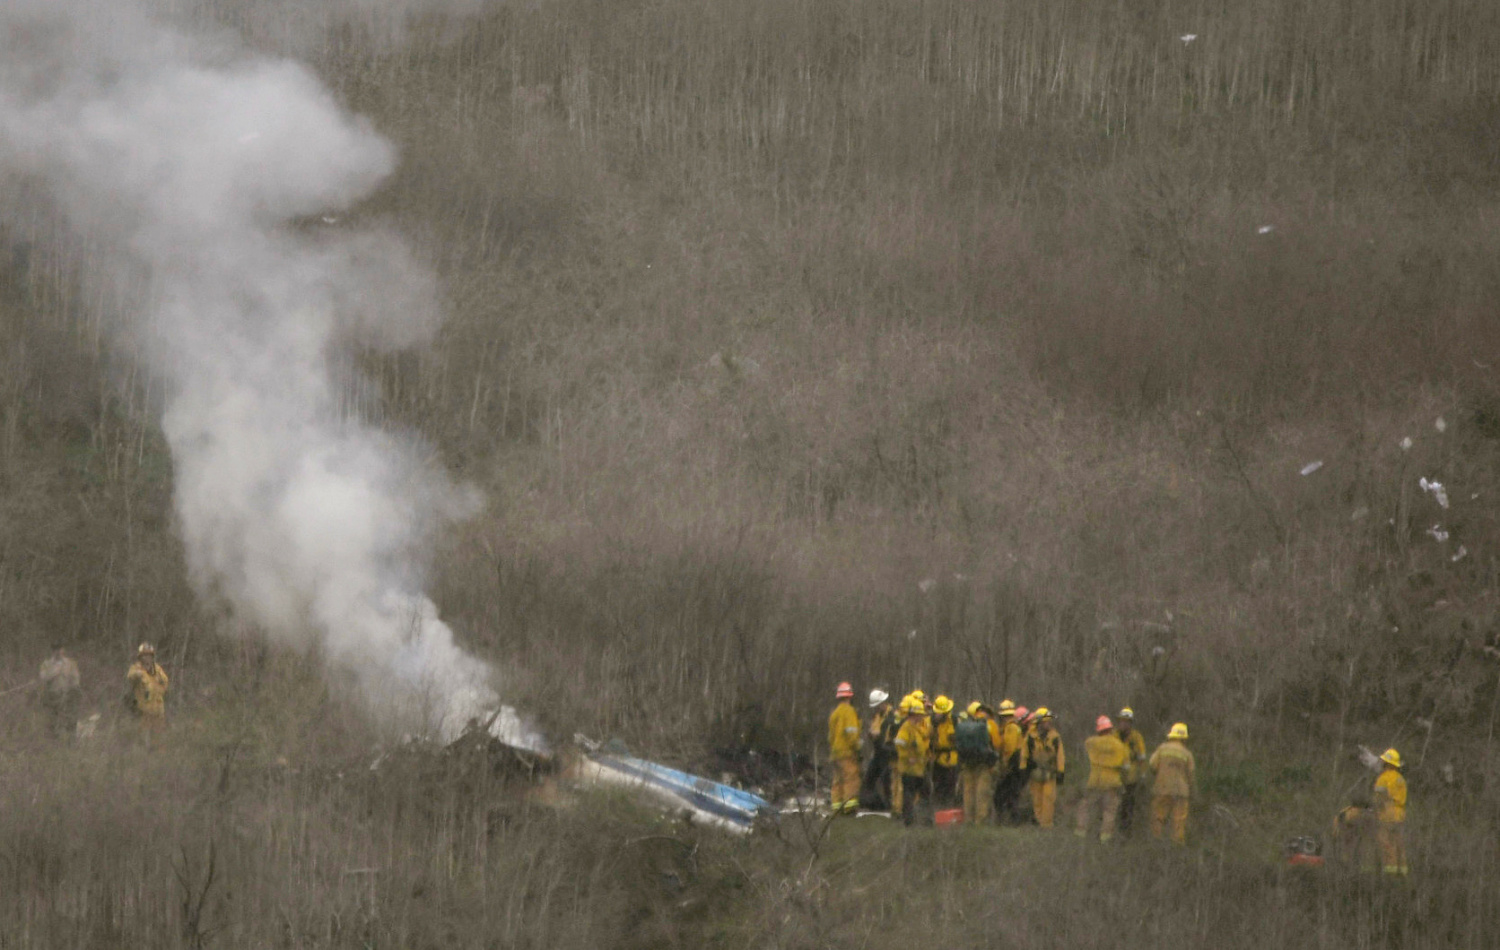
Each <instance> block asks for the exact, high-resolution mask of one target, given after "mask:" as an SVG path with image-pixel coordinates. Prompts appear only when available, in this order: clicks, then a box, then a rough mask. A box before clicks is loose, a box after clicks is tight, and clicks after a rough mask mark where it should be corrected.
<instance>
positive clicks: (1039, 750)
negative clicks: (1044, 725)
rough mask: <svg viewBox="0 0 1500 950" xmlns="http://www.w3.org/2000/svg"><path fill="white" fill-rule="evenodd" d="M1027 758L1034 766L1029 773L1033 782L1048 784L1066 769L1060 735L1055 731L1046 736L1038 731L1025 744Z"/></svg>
mask: <svg viewBox="0 0 1500 950" xmlns="http://www.w3.org/2000/svg"><path fill="white" fill-rule="evenodd" d="M1026 752H1027V757H1028V758H1029V759H1030V760H1031V764H1032V765H1033V766H1034V768H1033V770H1032V772H1031V780H1032V781H1033V782H1050V781H1053V780H1054V779H1056V778H1057V776H1058V774H1059V773H1061V772H1063V771H1065V770H1066V769H1067V760H1066V756H1065V755H1064V753H1063V744H1062V735H1061V734H1060V733H1059V732H1058V731H1057V730H1056V729H1054V730H1052V731H1051V732H1048V733H1047V734H1046V735H1043V734H1042V731H1041V730H1040V729H1038V730H1037V731H1036V734H1035V735H1033V736H1032V737H1031V741H1030V742H1028V743H1026Z"/></svg>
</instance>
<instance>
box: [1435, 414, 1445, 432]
mask: <svg viewBox="0 0 1500 950" xmlns="http://www.w3.org/2000/svg"><path fill="white" fill-rule="evenodd" d="M1432 427H1433V428H1434V429H1436V430H1438V431H1439V432H1447V431H1448V420H1447V419H1444V418H1443V417H1442V416H1438V417H1437V421H1436V422H1434V423H1433V424H1432Z"/></svg>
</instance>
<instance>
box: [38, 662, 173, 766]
mask: <svg viewBox="0 0 1500 950" xmlns="http://www.w3.org/2000/svg"><path fill="white" fill-rule="evenodd" d="M33 682H35V683H38V684H40V685H41V689H42V697H41V698H42V709H43V710H44V711H45V712H46V714H47V728H48V731H49V732H51V733H52V735H53V736H55V737H56V738H58V739H62V740H71V739H73V738H74V737H75V736H76V735H77V733H78V729H79V726H80V723H79V721H78V714H79V707H80V705H81V702H82V698H83V679H82V677H81V676H80V675H79V672H78V662H77V661H76V660H74V659H73V658H72V657H71V656H69V655H68V651H67V648H66V647H64V646H63V645H62V644H54V645H53V647H52V654H51V655H50V656H48V657H47V659H45V660H43V661H42V665H41V668H40V669H39V670H38V672H37V678H36V680H34V681H33ZM170 682H171V681H170V680H169V679H168V677H167V671H166V670H165V669H163V668H162V667H161V665H160V664H159V663H157V662H156V647H154V646H152V645H151V644H149V643H142V644H141V645H140V646H138V647H136V651H135V661H134V662H133V663H131V664H130V668H129V669H127V670H126V671H125V696H124V700H125V710H126V712H127V713H128V714H129V716H130V717H131V719H132V720H133V721H134V723H135V725H136V727H137V737H138V739H139V740H140V742H141V743H142V744H143V745H146V746H148V747H149V746H151V745H153V744H154V743H155V742H156V741H157V740H158V739H159V737H160V736H161V734H162V732H163V730H165V728H166V724H167V690H168V688H169V686H170ZM95 718H97V717H95Z"/></svg>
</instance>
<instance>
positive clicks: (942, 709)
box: [932, 696, 953, 716]
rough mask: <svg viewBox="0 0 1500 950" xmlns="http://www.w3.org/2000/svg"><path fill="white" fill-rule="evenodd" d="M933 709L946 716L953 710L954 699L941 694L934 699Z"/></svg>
mask: <svg viewBox="0 0 1500 950" xmlns="http://www.w3.org/2000/svg"><path fill="white" fill-rule="evenodd" d="M932 711H933V712H935V713H937V714H938V715H939V716H946V715H948V714H949V713H951V712H952V711H953V700H951V699H949V698H948V697H947V696H939V697H938V698H937V699H935V700H933V701H932Z"/></svg>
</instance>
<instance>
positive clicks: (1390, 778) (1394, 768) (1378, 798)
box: [1371, 749, 1410, 877]
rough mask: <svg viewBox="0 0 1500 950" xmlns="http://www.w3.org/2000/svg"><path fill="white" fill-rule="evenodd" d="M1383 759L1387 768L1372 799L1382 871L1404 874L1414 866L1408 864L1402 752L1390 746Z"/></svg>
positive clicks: (1382, 756)
mask: <svg viewBox="0 0 1500 950" xmlns="http://www.w3.org/2000/svg"><path fill="white" fill-rule="evenodd" d="M1380 761H1381V763H1382V764H1383V766H1384V768H1382V769H1381V772H1380V777H1379V778H1377V779H1376V780H1375V788H1374V790H1373V793H1372V795H1371V801H1372V803H1373V804H1374V806H1375V820H1376V822H1377V823H1376V825H1375V840H1376V841H1377V842H1379V843H1380V864H1381V870H1382V871H1384V872H1385V873H1386V874H1399V875H1401V876H1403V877H1404V876H1405V875H1406V874H1407V873H1408V872H1409V870H1410V869H1409V868H1408V867H1407V866H1406V834H1405V829H1406V779H1405V778H1404V777H1403V776H1402V775H1401V753H1399V752H1397V751H1396V750H1395V749H1386V750H1385V753H1384V754H1383V755H1381V756H1380Z"/></svg>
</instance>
